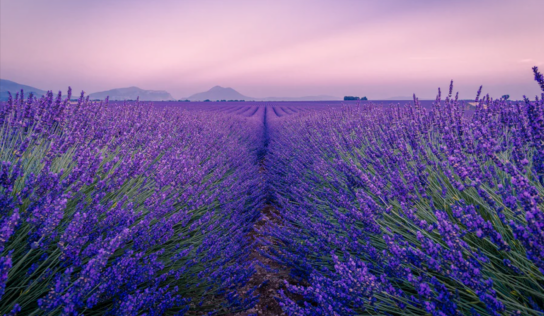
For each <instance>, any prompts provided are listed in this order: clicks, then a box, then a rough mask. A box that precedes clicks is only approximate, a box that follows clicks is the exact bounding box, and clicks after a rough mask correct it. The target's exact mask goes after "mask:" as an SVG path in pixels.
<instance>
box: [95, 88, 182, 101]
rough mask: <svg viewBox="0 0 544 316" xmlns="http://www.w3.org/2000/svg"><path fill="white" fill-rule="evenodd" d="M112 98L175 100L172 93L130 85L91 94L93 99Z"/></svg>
mask: <svg viewBox="0 0 544 316" xmlns="http://www.w3.org/2000/svg"><path fill="white" fill-rule="evenodd" d="M108 96H109V97H110V100H120V101H122V100H136V99H137V98H138V97H140V101H169V100H174V98H173V97H172V96H171V95H170V93H168V92H166V91H162V90H144V89H140V88H138V87H128V88H119V89H112V90H108V91H101V92H95V93H91V94H89V98H90V99H91V100H96V99H99V100H103V99H105V98H106V97H108Z"/></svg>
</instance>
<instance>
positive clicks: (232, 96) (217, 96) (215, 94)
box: [187, 86, 340, 101]
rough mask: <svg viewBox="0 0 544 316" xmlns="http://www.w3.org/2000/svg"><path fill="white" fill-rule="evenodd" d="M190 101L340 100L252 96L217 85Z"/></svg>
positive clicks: (190, 98) (334, 98) (330, 98)
mask: <svg viewBox="0 0 544 316" xmlns="http://www.w3.org/2000/svg"><path fill="white" fill-rule="evenodd" d="M187 99H188V100H190V101H204V100H210V101H215V100H246V101H330V100H340V98H338V97H333V96H330V95H317V96H306V97H267V98H252V97H248V96H245V95H243V94H241V93H239V92H238V91H236V90H234V89H232V88H223V87H221V86H215V87H213V88H211V89H210V90H208V91H206V92H200V93H196V94H193V95H192V96H190V97H188V98H187Z"/></svg>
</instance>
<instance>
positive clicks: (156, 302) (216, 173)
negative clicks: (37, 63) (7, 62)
mask: <svg viewBox="0 0 544 316" xmlns="http://www.w3.org/2000/svg"><path fill="white" fill-rule="evenodd" d="M70 94H71V91H69V93H68V97H67V98H66V99H64V100H63V99H62V97H61V94H60V93H59V94H58V96H57V97H54V95H53V94H52V93H48V94H47V95H46V96H44V97H42V98H40V99H36V98H33V97H30V98H28V99H24V98H23V97H20V96H23V95H24V94H23V93H22V92H21V94H20V95H19V94H18V95H16V96H15V98H13V99H12V98H10V100H9V101H8V102H6V103H2V104H0V148H1V151H0V152H1V154H0V163H1V165H0V314H9V313H17V312H20V313H21V314H24V315H57V314H58V315H79V314H86V315H140V314H143V313H146V314H149V315H163V314H178V315H183V314H186V313H189V314H191V313H193V314H194V313H198V314H202V313H206V312H212V311H213V312H215V313H225V312H233V311H238V310H244V309H246V308H248V307H250V306H252V305H253V304H254V302H255V299H256V297H255V295H253V294H252V291H251V290H250V291H249V292H247V293H244V292H243V291H241V288H242V287H243V286H244V285H245V283H246V282H247V280H248V279H249V277H250V276H251V274H252V273H253V270H254V268H253V263H252V262H251V261H250V260H249V259H248V254H249V251H250V248H251V242H250V240H249V239H248V237H247V234H248V232H249V231H250V230H251V226H252V223H253V222H254V220H255V218H256V217H257V216H258V210H259V209H260V205H261V204H262V203H263V201H262V198H261V196H263V194H262V192H261V190H262V180H261V179H260V178H259V177H258V176H256V175H258V170H257V166H256V165H255V163H254V161H252V160H251V159H247V157H250V156H254V155H255V152H256V150H257V147H258V144H255V143H254V142H255V141H256V138H255V137H253V136H252V135H254V134H256V133H257V131H254V130H253V129H254V128H258V126H257V125H255V124H253V125H252V124H249V123H248V122H246V121H243V120H240V119H237V118H236V117H233V116H227V115H222V114H213V113H197V112H187V111H180V110H173V109H154V108H152V107H149V106H145V105H143V104H140V103H136V104H129V103H126V104H110V103H109V102H108V101H107V100H106V102H100V103H96V102H90V101H89V100H88V98H85V97H84V95H83V93H82V94H81V97H80V98H79V100H78V101H77V102H70V101H69V100H70Z"/></svg>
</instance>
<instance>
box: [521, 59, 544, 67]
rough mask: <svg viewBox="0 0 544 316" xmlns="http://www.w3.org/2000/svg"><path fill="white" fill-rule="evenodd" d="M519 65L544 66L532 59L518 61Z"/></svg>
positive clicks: (542, 63)
mask: <svg viewBox="0 0 544 316" xmlns="http://www.w3.org/2000/svg"><path fill="white" fill-rule="evenodd" d="M518 63H520V64H533V65H536V66H540V65H544V62H541V61H536V60H534V59H531V58H525V59H520V60H518Z"/></svg>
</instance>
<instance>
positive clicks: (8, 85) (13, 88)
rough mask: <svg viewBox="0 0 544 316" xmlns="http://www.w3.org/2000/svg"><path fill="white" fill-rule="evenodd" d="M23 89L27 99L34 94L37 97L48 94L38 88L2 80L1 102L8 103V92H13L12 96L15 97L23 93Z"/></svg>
mask: <svg viewBox="0 0 544 316" xmlns="http://www.w3.org/2000/svg"><path fill="white" fill-rule="evenodd" d="M21 89H23V91H24V93H25V97H28V95H29V94H30V93H32V94H33V95H34V96H36V97H41V96H42V95H44V94H46V91H44V90H41V89H38V88H34V87H31V86H27V85H24V84H20V83H17V82H13V81H10V80H5V79H0V101H6V100H7V99H8V97H9V95H8V91H9V92H11V95H12V96H13V97H15V94H16V93H17V92H21Z"/></svg>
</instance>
